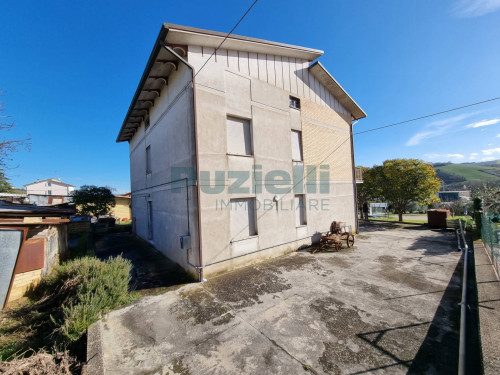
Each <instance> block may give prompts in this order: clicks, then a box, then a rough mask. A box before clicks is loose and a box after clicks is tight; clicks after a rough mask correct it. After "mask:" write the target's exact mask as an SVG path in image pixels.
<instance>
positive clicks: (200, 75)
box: [117, 24, 366, 279]
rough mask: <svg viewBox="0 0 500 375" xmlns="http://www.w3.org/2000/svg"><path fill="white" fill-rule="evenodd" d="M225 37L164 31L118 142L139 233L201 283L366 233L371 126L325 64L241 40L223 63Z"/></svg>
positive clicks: (232, 40)
mask: <svg viewBox="0 0 500 375" xmlns="http://www.w3.org/2000/svg"><path fill="white" fill-rule="evenodd" d="M225 36H226V34H223V33H218V32H213V31H207V30H200V29H194V28H190V27H184V26H177V25H171V24H164V25H163V27H162V29H161V31H160V34H159V36H158V39H157V41H156V43H155V45H154V48H153V52H152V53H151V56H150V58H149V61H148V63H147V66H146V69H145V71H144V73H143V76H142V78H141V80H140V82H139V86H138V88H137V91H136V93H135V96H134V98H133V99H132V103H131V105H130V108H129V111H128V113H127V115H126V117H125V120H124V122H123V125H122V128H121V130H120V133H119V135H118V139H117V141H118V142H124V141H127V142H129V147H130V168H131V185H132V186H131V189H132V203H131V206H132V218H133V227H134V230H135V232H136V233H137V234H138V235H139V236H141V237H142V238H144V239H146V240H148V241H150V242H151V243H152V244H153V245H154V246H155V247H156V248H157V249H158V250H159V251H161V252H162V253H164V254H165V255H166V256H168V257H169V258H171V259H172V260H174V261H175V262H177V263H178V264H180V265H181V266H182V267H184V268H185V269H186V270H187V271H188V272H190V273H191V274H193V275H195V276H196V277H198V278H199V279H203V278H207V277H210V276H211V275H215V274H218V273H221V272H225V271H227V270H230V269H233V268H236V267H241V266H243V265H248V264H250V263H252V262H256V261H259V260H261V259H265V258H269V257H273V256H278V255H281V254H284V253H287V252H290V251H295V250H296V249H298V248H300V247H303V246H309V245H311V244H312V243H313V242H314V241H317V240H318V239H319V236H320V235H321V233H322V232H325V231H327V230H328V228H329V226H330V223H331V221H332V220H340V221H343V222H346V223H347V224H348V225H351V226H352V229H353V230H354V229H355V227H356V225H357V223H356V220H357V219H356V202H355V196H356V194H355V191H356V180H355V174H354V153H353V141H352V121H353V120H357V119H360V118H363V117H365V116H366V114H365V113H364V112H363V110H362V109H361V108H360V107H359V106H358V105H357V104H356V102H355V101H354V100H353V99H352V98H351V97H350V96H349V95H348V94H347V93H346V92H345V90H344V89H343V88H342V87H341V86H340V85H339V83H338V82H337V81H336V80H335V79H334V78H333V77H332V76H331V74H330V73H329V72H328V71H327V70H326V69H325V67H324V66H323V65H322V64H321V63H320V62H319V61H315V60H317V59H318V58H319V57H320V56H321V55H322V54H323V52H322V51H319V50H315V49H310V48H304V47H298V46H293V45H287V44H282V43H276V42H272V41H266V40H260V39H253V38H248V37H243V36H237V35H231V36H230V37H229V38H227V40H226V41H225V42H224V43H223V44H222V46H221V47H220V48H219V49H218V50H217V51H216V52H215V50H216V48H217V47H218V46H219V45H220V44H221V42H222V41H223V39H224V37H225ZM214 52H215V54H214ZM212 55H213V56H212ZM210 56H212V57H211V58H210ZM209 58H210V59H209ZM207 61H208V62H207ZM313 61H314V62H313Z"/></svg>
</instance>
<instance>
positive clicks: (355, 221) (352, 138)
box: [349, 120, 359, 233]
mask: <svg viewBox="0 0 500 375" xmlns="http://www.w3.org/2000/svg"><path fill="white" fill-rule="evenodd" d="M358 121H359V120H356V121H354V123H351V124H350V126H349V128H350V137H351V163H352V190H353V193H354V224H355V226H356V233H359V218H358V188H357V186H356V165H355V164H354V134H353V132H352V127H353V126H354V125H356V123H357V122H358Z"/></svg>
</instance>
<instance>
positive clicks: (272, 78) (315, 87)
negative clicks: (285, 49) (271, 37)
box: [189, 46, 350, 115]
mask: <svg viewBox="0 0 500 375" xmlns="http://www.w3.org/2000/svg"><path fill="white" fill-rule="evenodd" d="M213 51H214V49H213V48H207V47H201V46H189V63H190V64H192V65H193V66H194V67H195V69H198V68H200V67H201V66H202V65H203V64H204V62H205V61H206V60H207V59H208V57H209V56H210V55H211V54H212V53H213ZM209 64H217V65H219V66H221V67H223V68H224V69H226V68H228V69H229V70H231V71H234V72H238V73H240V74H241V75H244V76H249V77H252V78H257V79H259V80H261V81H263V82H266V83H269V84H270V85H272V86H276V87H279V88H281V89H283V90H284V91H286V92H289V93H291V94H293V95H295V96H299V97H302V98H307V99H310V100H312V101H313V102H315V103H317V104H321V105H324V106H328V107H330V108H332V109H334V110H335V111H337V112H339V113H342V114H345V115H350V113H349V111H347V110H346V109H345V108H344V107H343V106H342V105H341V104H340V103H339V101H338V100H337V99H336V98H335V97H334V96H333V95H332V94H331V93H330V92H329V91H328V90H327V89H325V87H324V86H323V85H321V84H320V83H319V81H318V80H317V79H316V78H315V77H314V76H313V75H312V74H310V73H309V70H308V69H307V67H308V66H309V61H307V60H304V59H297V58H293V57H285V56H275V55H267V54H260V53H259V54H257V53H252V52H242V51H232V50H229V51H228V50H225V49H219V50H218V51H217V54H216V55H215V56H214V57H212V59H211V60H210V62H209ZM208 86H211V85H210V83H209V84H208ZM211 87H213V86H211Z"/></svg>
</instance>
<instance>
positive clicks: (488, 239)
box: [481, 215, 500, 275]
mask: <svg viewBox="0 0 500 375" xmlns="http://www.w3.org/2000/svg"><path fill="white" fill-rule="evenodd" d="M499 237H500V224H499V223H494V222H492V221H491V218H490V217H488V216H484V215H483V217H482V219H481V238H482V239H483V243H484V245H485V246H486V248H487V249H488V250H489V252H490V257H491V262H492V263H493V267H495V270H496V271H497V275H498V274H499V272H500V238H499Z"/></svg>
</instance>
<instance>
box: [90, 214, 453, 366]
mask: <svg viewBox="0 0 500 375" xmlns="http://www.w3.org/2000/svg"><path fill="white" fill-rule="evenodd" d="M454 236H455V235H454V233H452V232H443V231H433V230H429V229H425V228H422V227H415V226H405V225H397V224H378V223H369V224H363V227H362V232H361V234H360V235H358V236H357V237H356V246H355V248H354V250H347V249H346V250H342V251H341V252H338V253H321V254H315V255H311V254H310V253H308V252H298V253H294V254H291V255H288V256H285V257H282V258H277V259H273V260H270V261H266V262H263V263H261V264H258V265H255V266H251V267H247V268H244V269H241V270H238V271H234V272H231V273H228V274H225V275H222V276H220V277H217V278H214V279H211V280H209V281H208V282H206V283H203V284H191V285H186V286H183V287H181V288H179V289H177V290H175V291H170V292H168V293H165V294H162V295H157V296H151V297H144V298H142V299H141V300H139V301H138V302H137V303H135V304H133V305H131V306H128V307H125V308H123V309H120V310H117V311H114V312H111V313H110V314H108V315H106V316H105V317H104V318H103V319H102V320H101V321H100V322H98V323H96V325H95V326H93V327H92V328H91V330H90V331H89V335H91V333H92V332H93V331H98V332H99V335H100V336H101V338H100V344H101V349H97V351H99V350H100V354H99V355H97V356H95V361H96V363H101V362H102V370H99V369H96V370H95V372H96V373H105V374H115V373H120V374H146V373H147V374H207V373H209V374H254V373H259V374H264V373H272V374H275V373H276V374H285V373H287V374H297V373H308V372H310V373H314V374H360V373H375V372H376V373H390V374H403V373H404V374H406V373H428V374H433V373H435V374H438V373H439V374H444V373H456V370H457V354H458V329H459V324H458V317H459V314H458V313H459V307H458V302H459V300H460V272H459V269H458V264H459V260H460V253H457V252H455V244H456V240H455V237H454ZM93 341H95V340H93V338H92V337H89V342H93ZM95 352H96V350H95V349H92V348H89V353H95ZM98 358H101V359H102V361H101V362H99V361H97V359H98ZM90 362H92V361H90ZM90 362H89V366H90V367H91V363H90ZM97 367H99V366H96V368H97Z"/></svg>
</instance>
